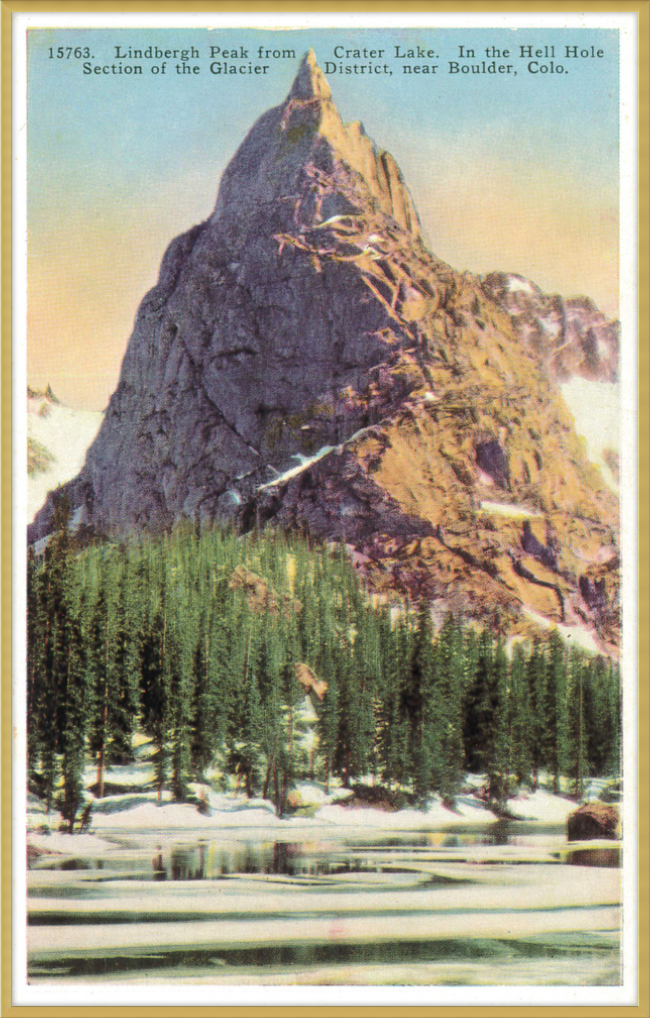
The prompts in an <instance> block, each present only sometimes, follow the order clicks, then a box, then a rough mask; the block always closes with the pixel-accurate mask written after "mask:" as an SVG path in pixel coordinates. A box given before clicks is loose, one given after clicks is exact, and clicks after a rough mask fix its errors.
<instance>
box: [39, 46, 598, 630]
mask: <svg viewBox="0 0 650 1018" xmlns="http://www.w3.org/2000/svg"><path fill="white" fill-rule="evenodd" d="M513 279H514V280H519V282H518V283H517V282H515V283H514V284H512V280H513ZM524 284H525V286H524ZM526 287H528V288H529V289H528V290H527V289H526ZM513 300H515V301H516V306H512V305H513ZM559 300H560V299H559V298H557V299H556V298H547V297H546V295H544V294H542V292H541V291H539V290H538V289H537V288H536V287H535V288H533V284H528V283H527V281H522V280H521V277H513V276H505V275H498V274H494V275H492V276H488V277H486V278H484V279H482V278H480V277H477V276H473V275H470V274H469V273H458V272H455V271H454V270H453V269H452V268H450V267H449V266H448V265H446V264H445V263H443V262H441V261H440V260H438V259H437V258H436V257H435V256H433V255H432V254H431V253H430V252H429V251H428V250H427V248H426V247H425V245H424V242H423V240H422V236H421V231H420V225H419V221H418V216H417V212H416V210H415V207H414V205H413V201H412V198H411V196H410V194H409V191H408V189H407V187H406V184H405V182H404V180H403V178H402V175H401V173H400V171H399V169H398V167H397V165H396V163H395V162H394V160H393V158H392V157H391V156H390V155H389V154H388V153H386V152H382V151H381V150H379V149H378V148H377V147H376V146H375V145H374V143H373V142H372V141H371V140H370V139H369V138H368V137H367V136H366V135H365V133H364V130H363V127H362V126H361V124H359V123H356V124H351V125H344V124H343V123H342V122H341V119H340V117H339V114H338V112H337V110H336V107H335V106H334V103H333V102H332V98H331V94H330V90H329V86H328V84H327V82H326V80H325V78H324V76H323V74H322V73H321V71H320V69H319V68H318V67H317V65H316V62H315V59H314V56H313V53H311V52H310V53H309V54H308V55H307V56H306V57H305V59H304V60H303V63H302V65H301V67H300V70H299V72H298V75H297V78H296V80H295V82H294V84H293V87H292V89H291V91H290V93H289V95H288V97H287V99H286V100H285V102H284V103H283V104H282V105H281V106H278V107H275V108H273V109H271V110H269V111H268V112H267V113H265V114H264V115H263V116H262V117H261V118H260V119H259V120H258V121H257V123H256V124H255V125H254V126H253V128H252V130H251V131H250V132H249V134H248V135H247V137H246V138H245V140H244V141H243V143H242V145H241V147H240V148H239V150H238V152H237V153H236V155H235V156H234V158H233V160H232V162H231V163H230V165H229V166H228V168H227V169H226V171H225V172H224V174H223V179H222V182H221V186H220V190H219V196H218V200H217V204H216V208H215V211H214V213H213V215H212V216H211V218H210V219H208V220H207V221H206V222H204V223H202V224H200V225H198V226H195V227H194V228H193V229H191V230H189V232H187V233H186V234H184V235H183V236H181V237H178V238H177V239H176V240H174V241H173V242H172V244H171V245H170V247H169V249H168V251H167V253H166V255H165V257H164V259H163V262H162V266H161V270H160V277H159V280H158V284H157V286H155V287H154V289H152V290H151V291H150V292H149V293H148V294H147V295H146V297H145V298H144V300H143V302H142V304H141V307H140V309H139V312H138V316H137V320H136V323H135V328H134V332H133V335H132V336H131V339H130V342H129V345H128V349H127V351H126V354H125V357H124V362H123V365H122V372H121V377H120V381H119V384H118V386H117V389H116V390H115V392H114V394H113V396H112V397H111V400H110V405H109V407H108V410H107V412H106V416H105V420H104V423H103V425H102V428H101V430H100V433H99V435H98V437H97V439H96V441H95V442H94V444H93V445H92V446H91V448H90V450H89V452H88V457H87V460H86V463H85V466H84V468H83V470H82V472H81V473H80V475H79V476H78V477H77V478H76V479H75V480H74V481H73V482H71V484H70V485H69V486H68V494H69V497H70V501H71V504H72V508H73V509H76V510H77V518H81V519H82V520H83V521H84V522H85V523H86V524H88V525H89V526H92V527H94V528H95V529H96V530H98V531H100V532H105V533H116V534H122V533H125V532H129V531H132V530H138V529H143V528H150V529H163V528H166V527H169V526H170V525H171V524H173V523H174V521H176V520H178V519H179V518H183V517H185V518H191V519H199V520H212V519H221V520H224V519H226V520H227V519H231V520H234V521H235V523H236V525H237V526H238V527H240V528H241V529H243V530H247V529H250V528H251V527H253V526H255V525H265V524H268V523H273V524H275V525H279V526H281V527H297V528H301V529H304V530H306V531H308V532H309V533H311V534H313V535H314V536H315V537H318V538H323V539H327V540H334V541H344V542H345V543H346V544H348V545H349V546H350V551H351V553H352V554H353V556H354V560H355V562H356V564H357V565H358V567H359V569H360V570H362V571H363V572H364V573H365V574H366V576H367V578H368V580H369V582H370V584H371V585H373V586H374V588H375V589H376V590H377V591H379V592H384V593H385V594H386V595H387V596H390V594H391V592H392V591H394V590H396V589H397V590H400V591H402V592H404V591H408V592H409V593H410V594H411V595H413V596H415V597H419V596H421V595H425V596H427V597H429V598H431V599H433V600H434V601H435V602H436V603H437V605H438V607H440V608H441V609H443V608H446V607H448V606H451V607H452V608H453V609H455V610H458V611H462V612H465V613H468V614H470V615H473V616H475V617H479V618H486V617H489V616H490V615H491V613H492V612H493V611H494V610H495V608H498V609H499V612H500V614H501V617H502V619H504V620H505V621H506V623H507V626H508V627H509V628H510V629H513V630H516V631H520V632H523V631H527V630H530V629H531V627H532V628H534V627H535V626H539V625H543V624H545V621H546V623H548V622H549V621H554V622H559V623H564V624H566V625H570V626H574V627H582V628H584V629H585V630H590V631H591V632H592V634H595V635H596V638H597V640H598V641H599V644H600V646H602V647H611V646H612V645H614V644H615V643H616V642H617V640H618V544H617V541H618V502H617V499H616V497H615V496H614V495H613V494H612V493H611V492H610V491H609V490H608V489H607V487H606V486H605V484H604V483H603V480H602V477H601V475H600V473H599V471H598V470H597V469H596V468H595V467H593V466H592V465H591V464H590V463H589V462H588V460H587V458H586V455H585V449H584V443H583V442H582V440H581V439H579V438H578V436H577V434H576V432H575V430H574V426H573V419H572V417H571V415H570V413H569V412H568V410H567V408H566V406H565V404H564V402H563V400H562V397H561V395H560V392H559V389H558V388H557V385H556V379H557V378H560V379H561V378H565V377H567V376H568V374H570V373H571V372H572V371H580V372H582V373H585V372H586V377H603V378H610V377H612V371H614V370H615V367H613V365H615V360H616V351H617V343H618V333H617V326H616V324H615V323H606V322H605V320H604V319H603V316H602V315H600V314H599V312H598V311H597V309H596V308H595V307H594V305H592V304H591V303H590V302H588V301H583V302H582V303H581V304H580V314H581V315H582V318H581V319H580V323H579V326H580V327H579V328H578V326H571V328H572V330H573V331H571V332H570V334H569V331H568V326H567V321H568V317H570V315H569V316H567V312H566V307H567V305H565V304H563V303H562V302H560V304H558V301H559ZM590 315H591V317H592V318H593V319H594V328H595V326H596V325H597V326H598V328H600V332H596V333H594V332H593V329H592V338H590V339H588V340H586V345H587V348H588V351H587V354H585V353H584V349H583V347H584V346H585V343H584V342H583V340H584V339H585V336H586V335H587V333H588V331H589V329H590V328H591V327H592V326H590V325H589V322H588V319H589V316H590ZM574 317H575V316H574ZM551 320H552V326H551V327H550V330H549V328H548V327H547V326H546V327H545V325H544V322H546V323H547V325H548V322H549V321H551ZM562 330H564V332H563V331H562ZM593 336H595V339H594V338H593ZM545 337H547V340H548V341H547V342H546V341H545ZM576 337H577V338H576ZM599 339H600V346H599V344H598V340H599ZM562 343H565V346H564V347H563V350H560V351H556V348H557V347H560V346H561V345H562ZM569 348H570V349H569ZM554 351H556V352H554ZM566 351H569V352H568V353H567V352H566ZM589 351H591V354H589ZM569 354H570V356H569ZM589 358H590V359H589ZM601 362H602V363H601ZM585 365H586V367H585ZM52 511H53V510H52V499H50V500H49V501H48V503H47V504H46V506H45V507H44V508H43V510H42V511H41V513H40V514H39V516H38V517H37V519H36V521H35V524H34V525H33V527H32V528H31V532H30V539H31V540H35V539H36V538H39V537H43V535H44V534H46V533H47V532H48V529H49V528H50V527H51V520H52Z"/></svg>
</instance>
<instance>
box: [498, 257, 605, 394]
mask: <svg viewBox="0 0 650 1018" xmlns="http://www.w3.org/2000/svg"><path fill="white" fill-rule="evenodd" d="M483 290H484V292H485V293H487V294H488V295H489V296H490V297H491V298H492V299H493V300H494V301H496V302H497V303H498V304H499V305H500V307H502V308H503V309H504V310H505V311H507V313H508V314H509V315H510V317H511V319H512V322H513V324H514V327H515V331H516V333H517V335H518V336H520V337H521V339H522V341H523V342H524V343H525V344H526V346H527V347H529V348H530V349H531V350H532V351H534V352H535V354H536V355H537V356H538V357H539V358H540V359H541V360H542V362H543V363H544V365H545V367H546V370H547V371H548V373H549V374H550V376H551V377H552V378H555V379H557V381H559V382H565V381H567V379H569V378H570V377H571V376H572V375H579V376H580V377H581V378H586V379H589V380H590V381H601V382H615V381H617V379H618V355H619V331H620V329H619V323H618V322H613V321H610V320H609V319H608V318H606V317H605V315H603V314H602V312H601V311H599V310H598V308H597V307H596V305H595V304H594V302H593V301H592V300H591V299H590V298H589V297H573V298H570V299H569V300H563V298H562V297H560V296H559V294H557V293H554V294H547V293H544V292H543V291H542V290H540V288H539V287H538V286H536V285H535V284H534V283H531V282H530V280H528V279H524V277H523V276H518V275H515V274H513V273H506V272H492V273H490V274H489V275H488V276H485V277H484V279H483Z"/></svg>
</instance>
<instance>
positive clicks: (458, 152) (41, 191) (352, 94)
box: [28, 28, 619, 405]
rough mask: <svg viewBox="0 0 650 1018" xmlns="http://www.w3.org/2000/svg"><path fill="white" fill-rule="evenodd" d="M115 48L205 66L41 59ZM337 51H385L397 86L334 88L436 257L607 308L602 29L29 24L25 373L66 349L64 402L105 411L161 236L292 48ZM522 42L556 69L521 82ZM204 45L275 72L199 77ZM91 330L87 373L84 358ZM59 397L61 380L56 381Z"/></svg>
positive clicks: (192, 218) (614, 144)
mask: <svg viewBox="0 0 650 1018" xmlns="http://www.w3.org/2000/svg"><path fill="white" fill-rule="evenodd" d="M116 44H119V45H120V46H122V48H123V49H126V47H127V46H129V45H130V46H132V47H134V48H141V49H144V48H146V46H148V45H154V46H155V45H158V46H159V47H161V48H162V49H165V48H174V47H176V48H185V47H187V48H189V47H191V46H192V45H193V46H195V47H197V48H198V49H199V51H200V53H201V58H200V59H199V60H198V61H193V60H190V61H189V63H190V64H192V63H198V64H199V65H200V67H201V72H200V74H198V75H185V76H178V75H176V73H175V71H174V64H175V63H176V62H177V61H174V60H171V61H168V62H167V73H166V74H165V75H160V74H159V75H153V74H151V72H150V70H149V65H150V63H151V62H152V61H147V60H142V61H138V62H140V63H142V64H143V65H144V68H145V72H144V74H143V75H142V76H137V77H136V76H131V77H128V76H126V75H120V76H114V77H113V76H106V75H94V74H93V75H84V74H83V73H82V69H81V64H83V60H74V59H73V60H58V59H50V57H49V48H50V47H51V46H52V47H54V48H55V50H56V47H58V46H64V47H65V46H72V47H82V48H83V47H86V46H87V47H88V48H89V50H90V53H91V54H92V55H93V56H94V57H95V61H94V62H95V63H101V64H113V63H119V62H120V61H116V60H115V59H114V46H115V45H116ZM260 45H262V46H265V47H266V46H269V47H270V48H276V49H293V50H295V54H296V56H295V59H287V60H277V61H273V60H261V61H260V60H258V59H257V52H256V51H257V48H258V47H259V46H260ZM336 45H343V46H345V47H348V48H353V47H355V46H358V47H363V46H366V47H369V48H376V49H378V48H383V49H384V50H386V51H387V53H386V55H385V56H384V57H383V58H382V59H378V60H375V61H374V62H375V63H377V64H384V63H385V62H386V61H387V57H388V56H390V59H389V60H388V64H389V66H390V67H391V68H392V69H393V75H392V76H385V75H373V76H371V77H366V76H363V77H362V76H353V75H350V76H342V75H339V74H330V75H328V80H329V82H330V86H331V88H332V93H333V97H334V100H335V102H336V104H337V106H338V108H339V112H340V113H341V116H342V117H343V119H344V120H361V121H363V123H364V126H365V128H366V131H367V133H368V134H369V135H370V136H371V137H373V138H374V139H375V141H376V142H377V144H378V145H379V146H380V147H382V148H387V149H388V150H389V151H391V152H392V154H393V155H394V157H395V158H396V160H397V162H398V164H399V165H400V167H401V168H402V170H403V172H404V174H405V177H406V180H407V182H408V184H409V186H410V188H411V191H412V193H413V195H414V198H415V201H416V204H417V206H418V209H419V211H420V215H421V218H422V221H423V225H424V227H425V230H426V232H427V235H428V238H429V241H430V245H431V248H432V250H433V251H434V252H435V253H436V254H437V255H439V256H440V257H442V258H444V259H446V260H447V261H449V262H450V263H451V264H452V265H454V266H455V267H456V268H458V269H461V270H463V269H470V270H472V271H479V272H485V271H489V270H490V269H497V268H499V269H507V270H511V271H518V272H522V273H523V274H525V275H529V276H531V278H533V279H534V280H535V281H536V282H537V283H539V284H540V285H542V286H544V287H545V288H548V289H556V290H559V291H560V292H564V293H565V294H566V295H569V294H570V293H574V292H577V291H578V290H580V291H582V292H588V293H590V295H591V296H593V297H595V298H596V300H598V301H599V303H601V304H602V305H603V307H604V309H605V310H607V311H608V312H609V313H614V314H615V313H616V292H617V285H618V284H617V281H616V278H615V273H616V265H617V255H616V250H615V248H616V239H617V233H618V225H617V202H618V158H619V156H618V34H617V32H615V31H604V30H592V29H590V30H578V29H551V30H539V29H525V30H523V29H519V30H517V31H513V30H498V29H474V30H471V31H467V30H463V29H444V30H440V29H439V30H434V29H426V30H420V31H416V30H408V31H406V30H404V31H393V30H387V29H381V30H363V31H355V30H353V29H336V30H334V29H328V30H322V29H321V30H317V29H313V30H312V29H310V30H305V31H292V32H285V31H282V32H279V31H266V32H264V31H257V30H256V31H252V30H239V29H229V30H225V31H207V30H203V29H191V30H184V31H179V30H176V29H150V30H141V29H130V28H122V29H119V30H112V29H93V30H71V29H65V30H59V29H56V30H53V29H52V30H31V31H30V33H29V46H28V197H29V230H30V273H31V280H30V298H31V317H30V362H29V368H28V371H29V372H30V376H31V378H32V380H33V381H34V382H35V383H36V382H38V381H43V380H44V375H47V380H50V381H52V379H53V377H54V375H53V372H57V371H58V372H59V373H61V371H63V369H62V368H61V367H60V364H61V350H64V349H68V350H69V352H70V353H71V354H72V361H71V363H75V364H77V368H78V373H77V379H82V380H81V382H78V383H77V384H80V385H81V387H82V389H83V388H84V386H85V388H86V389H87V390H88V392H86V393H85V395H83V396H78V394H77V397H75V396H74V395H73V396H72V399H73V400H75V398H76V401H77V403H78V405H97V404H98V403H102V402H104V401H105V395H106V394H107V393H108V392H110V390H111V389H112V388H113V386H114V384H115V381H116V377H117V371H118V369H119V362H120V359H121V355H122V352H123V350H124V347H125V344H126V341H127V339H128V333H129V331H130V325H131V322H132V319H133V315H134V313H135V309H136V307H137V303H138V302H139V299H140V298H141V297H142V296H143V294H144V290H145V289H146V288H147V287H148V286H150V285H151V284H152V283H153V281H154V280H155V275H156V270H157V266H158V263H159V261H160V257H161V256H162V253H163V251H164V248H165V246H166V244H167V243H168V242H169V240H171V238H172V236H174V235H175V234H176V233H178V232H180V231H181V230H183V229H187V228H189V227H190V226H191V225H193V223H194V222H196V221H197V220H199V219H201V218H205V216H207V215H209V213H210V211H211V210H212V208H213V206H214V202H215V199H216V193H217V188H218V183H219V178H220V175H221V173H222V171H223V169H224V167H225V165H226V164H227V162H228V160H229V159H230V158H231V157H232V155H233V154H234V152H235V150H236V148H237V146H238V145H239V143H240V142H241V140H242V138H243V137H244V135H245V133H246V132H247V131H248V129H249V128H250V127H251V126H252V124H253V122H254V121H255V119H256V118H257V117H258V116H259V115H260V114H261V113H263V112H264V111H265V110H266V109H268V108H269V107H270V106H274V105H277V104H279V103H281V102H282V101H283V100H284V98H285V96H286V94H287V92H288V90H289V88H290V86H291V82H292V80H293V77H294V76H295V73H296V70H297V67H298V63H299V61H300V58H301V57H302V55H303V53H304V52H305V51H306V50H307V49H308V48H309V47H310V46H312V47H313V48H314V50H315V52H316V56H317V59H318V61H319V63H320V65H321V67H323V68H324V67H325V64H326V61H334V55H333V51H334V47H335V46H336ZM395 45H399V46H400V47H401V48H402V50H405V49H408V48H409V47H414V46H417V45H420V46H423V47H424V48H425V49H432V50H434V51H435V52H436V53H437V54H438V57H437V58H435V59H432V60H424V61H418V62H423V63H427V64H431V63H436V64H438V66H439V69H438V72H437V74H436V75H420V76H415V75H410V76H407V75H404V74H403V73H402V72H401V66H402V64H403V63H404V61H402V60H397V59H394V46H395ZM459 45H463V46H465V48H466V49H467V48H470V47H471V48H473V49H474V50H475V52H476V59H474V60H470V61H468V62H469V63H477V62H480V61H481V60H483V59H486V57H485V52H484V51H485V47H486V46H488V45H490V46H496V47H498V48H499V49H501V50H503V49H505V48H507V49H510V51H511V54H512V55H511V57H510V58H509V59H508V60H503V59H502V60H497V63H512V64H513V65H514V67H515V69H516V70H517V74H516V76H515V75H512V74H511V75H502V76H489V75H472V74H468V75H461V74H456V75H450V74H449V73H447V68H448V62H449V61H450V60H456V59H457V55H458V47H459ZM520 45H532V46H533V47H534V48H543V47H544V46H553V45H554V46H555V51H556V57H555V61H554V63H555V64H556V65H557V64H558V63H561V64H562V65H563V66H564V67H565V69H566V70H568V73H565V74H557V73H555V74H551V73H547V74H541V73H539V74H536V75H533V74H529V73H528V72H527V71H526V64H527V63H528V61H527V60H521V59H519V58H518V56H517V57H515V55H514V54H515V53H516V54H518V48H519V46H520ZM566 45H575V46H578V47H579V48H580V49H582V48H589V49H590V48H591V47H592V46H594V47H595V48H596V50H598V49H602V50H603V51H604V56H603V58H601V59H599V58H595V59H591V58H587V59H577V60H576V59H572V60H568V59H565V58H564V47H565V46H566ZM213 46H222V47H226V46H229V47H235V46H244V47H245V48H246V49H248V51H249V54H250V58H251V60H252V62H253V63H268V64H269V72H268V73H267V75H266V76H264V77H261V76H248V75H239V74H238V75H233V76H223V75H221V76H215V75H212V74H211V73H210V72H209V65H210V59H209V50H210V47H213ZM153 62H156V61H153ZM228 62H229V63H232V64H234V63H235V62H236V61H234V60H229V61H228ZM239 62H240V63H241V62H242V61H239ZM334 62H336V63H338V62H339V61H334ZM345 62H346V63H354V62H355V61H354V60H353V59H350V60H348V61H345ZM356 62H357V63H365V62H367V61H364V60H358V61H356ZM488 62H489V61H488ZM540 62H541V63H543V64H546V65H548V63H549V61H548V60H544V59H542V60H541V61H540ZM243 63H248V61H246V60H245V61H243ZM53 295H54V296H55V299H53ZM91 323H94V325H93V329H94V338H93V342H94V344H95V355H96V359H95V363H94V364H91V363H89V362H88V363H87V362H86V360H84V354H83V350H84V345H85V344H86V343H87V342H88V340H89V339H90V337H89V336H88V329H89V327H90V324H91ZM37 375H38V378H37V377H36V376H37ZM52 384H54V381H53V383H52ZM61 385H63V387H64V389H65V388H66V387H67V389H68V390H69V391H71V390H72V389H73V388H74V387H73V385H72V383H71V382H70V383H68V382H67V381H66V379H65V377H62V379H61V381H60V382H59V386H60V387H61ZM93 387H94V389H93ZM91 390H93V392H94V395H93V394H91V395H89V394H88V393H90V391H91ZM84 392H85V390H84ZM66 394H68V395H69V392H68V393H66Z"/></svg>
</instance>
